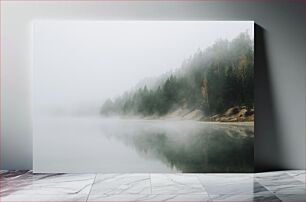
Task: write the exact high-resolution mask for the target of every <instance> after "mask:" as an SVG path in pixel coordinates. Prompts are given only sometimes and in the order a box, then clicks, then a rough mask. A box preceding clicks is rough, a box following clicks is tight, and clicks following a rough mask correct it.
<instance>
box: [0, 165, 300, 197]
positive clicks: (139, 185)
mask: <svg viewBox="0 0 306 202" xmlns="http://www.w3.org/2000/svg"><path fill="white" fill-rule="evenodd" d="M0 175H1V180H0V201H2V202H4V201H11V202H12V201H14V202H17V201H22V202H26V201H27V202H29V201H54V202H56V201H60V202H72V201H92V202H106V201H108V202H111V201H115V202H123V201H151V202H158V201H175V202H180V201H184V202H187V201H189V202H196V201H203V202H206V201H210V202H213V201H227V202H236V201H241V202H242V201H243V202H248V201H275V202H276V201H277V202H280V201H283V202H287V201H288V202H289V201H290V202H300V201H305V171H303V170H292V171H277V172H266V173H257V174H238V173H237V174H33V173H32V172H31V171H1V173H0Z"/></svg>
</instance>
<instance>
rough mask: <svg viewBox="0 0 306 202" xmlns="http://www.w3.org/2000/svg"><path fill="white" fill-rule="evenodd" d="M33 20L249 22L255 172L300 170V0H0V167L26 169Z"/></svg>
mask: <svg viewBox="0 0 306 202" xmlns="http://www.w3.org/2000/svg"><path fill="white" fill-rule="evenodd" d="M35 19H65V20H67V19H72V20H73V19H78V20H127V19H130V20H132V19H137V20H147V19H148V20H149V19H150V20H152V19H154V20H254V21H255V23H257V24H258V25H259V26H260V27H261V28H260V29H257V30H258V33H256V34H257V35H258V37H257V38H258V39H259V41H256V43H257V45H256V48H257V50H260V52H258V51H256V54H257V59H256V62H255V65H256V67H255V68H256V70H255V77H256V85H257V86H256V89H255V93H256V100H255V103H256V124H255V131H256V132H255V133H256V143H255V160H256V164H257V168H258V169H275V168H286V169H291V168H292V169H298V168H299V169H302V168H304V165H305V130H304V129H305V128H304V123H305V85H304V79H305V69H304V67H305V60H304V56H305V49H304V44H305V43H304V42H305V41H304V36H305V30H304V19H305V18H304V4H303V1H298V0H297V1H268V2H265V1H260V2H256V1H245V2H243V1H230V2H228V1H227V2H225V1H193V2H190V1H189V2H187V1H186V2H183V1H168V2H161V1H155V2H154V1H115V2H106V1H91V2H89V1H75V2H73V1H67V2H59V1H53V2H51V1H45V2H35V1H32V2H31V1H15V2H14V1H2V2H1V42H2V43H1V168H2V169H31V168H32V127H31V123H32V122H31V81H32V79H31V73H32V72H31V57H30V56H31V50H30V45H31V44H30V43H31V40H30V37H31V33H30V22H31V21H32V20H35ZM257 38H256V36H255V39H257ZM255 57H256V55H255ZM55 149H56V148H55Z"/></svg>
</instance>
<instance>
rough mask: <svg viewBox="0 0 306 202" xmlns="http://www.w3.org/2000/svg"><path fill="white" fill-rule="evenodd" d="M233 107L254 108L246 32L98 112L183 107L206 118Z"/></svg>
mask: <svg viewBox="0 0 306 202" xmlns="http://www.w3.org/2000/svg"><path fill="white" fill-rule="evenodd" d="M234 106H246V107H250V108H252V107H254V46H253V40H252V39H251V38H250V36H249V35H248V33H247V32H243V33H241V34H240V35H239V36H237V37H236V38H234V39H233V40H232V41H228V40H218V41H216V42H215V43H214V44H213V45H212V46H211V47H208V48H207V49H205V50H198V51H197V52H196V53H195V54H194V55H193V56H191V57H190V58H189V59H188V60H186V61H184V63H183V64H182V66H181V67H180V68H179V69H177V70H176V71H174V72H172V73H171V74H170V75H168V77H167V78H166V79H165V80H164V81H163V82H161V83H160V84H159V85H156V86H155V87H148V86H146V85H144V86H142V87H139V88H138V89H137V90H134V91H130V92H126V93H124V94H123V95H122V96H120V97H118V98H116V99H114V100H111V99H108V100H107V101H105V102H104V104H103V106H102V109H101V113H102V114H103V115H115V114H116V115H143V116H150V115H157V116H162V115H165V114H167V113H169V112H171V111H174V110H176V109H179V108H184V109H185V108H186V109H190V110H195V109H199V110H201V111H203V113H204V114H205V115H207V116H210V115H214V114H219V113H224V112H225V111H226V110H227V109H229V108H230V107H234Z"/></svg>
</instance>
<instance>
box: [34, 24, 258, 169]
mask: <svg viewBox="0 0 306 202" xmlns="http://www.w3.org/2000/svg"><path fill="white" fill-rule="evenodd" d="M32 32H33V35H32V39H33V43H32V44H33V47H32V52H33V123H34V125H33V155H34V165H33V167H34V172H77V173H81V172H104V173H115V172H120V173H127V172H141V173H144V172H150V173H154V172H158V173H218V172H220V173H225V172H253V162H254V159H253V156H254V155H253V154H254V113H255V106H254V23H253V22H252V21H44V20H42V21H35V22H33V27H32Z"/></svg>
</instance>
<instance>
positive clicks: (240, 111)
mask: <svg viewBox="0 0 306 202" xmlns="http://www.w3.org/2000/svg"><path fill="white" fill-rule="evenodd" d="M146 119H162V120H163V119H182V120H195V121H204V122H254V108H248V107H246V106H241V107H238V106H236V107H231V108H229V109H228V110H227V111H226V112H225V113H223V114H215V115H212V116H206V115H205V114H204V113H203V112H202V111H201V110H199V109H195V110H192V111H190V110H188V109H181V108H179V109H177V110H175V111H173V112H171V113H168V114H166V115H164V116H161V117H155V116H150V117H146Z"/></svg>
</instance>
